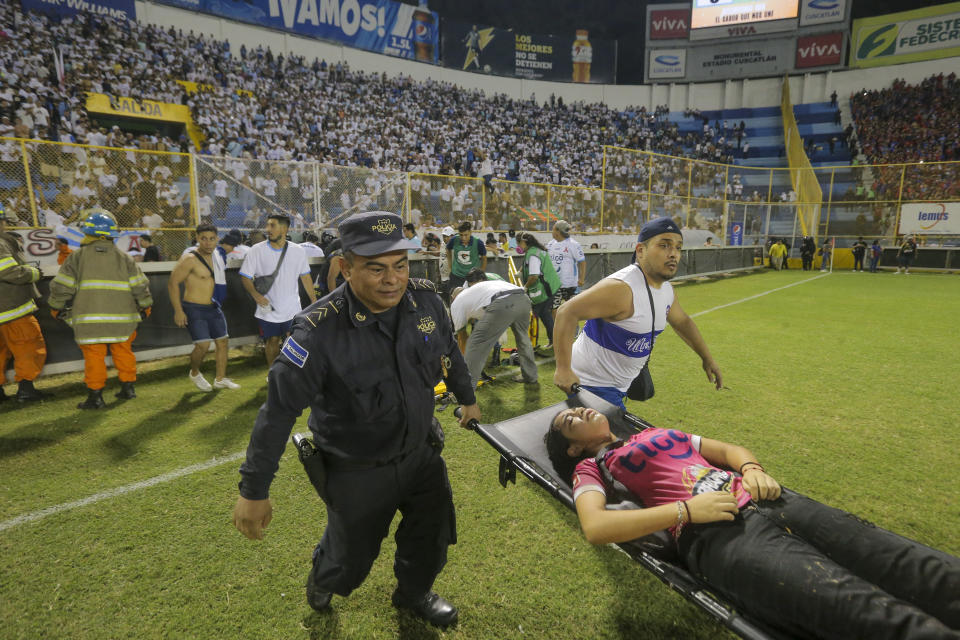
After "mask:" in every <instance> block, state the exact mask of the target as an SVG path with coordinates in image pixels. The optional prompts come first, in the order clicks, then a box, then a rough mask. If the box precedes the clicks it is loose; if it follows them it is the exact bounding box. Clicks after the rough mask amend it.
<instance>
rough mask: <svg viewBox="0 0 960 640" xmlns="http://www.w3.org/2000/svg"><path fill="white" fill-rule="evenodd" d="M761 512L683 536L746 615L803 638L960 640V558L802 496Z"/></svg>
mask: <svg viewBox="0 0 960 640" xmlns="http://www.w3.org/2000/svg"><path fill="white" fill-rule="evenodd" d="M761 504H762V506H760V507H759V509H755V508H747V509H743V510H741V516H738V517H737V519H736V520H735V521H734V522H724V523H712V524H708V525H693V527H694V529H693V530H692V531H690V532H686V531H685V532H684V534H683V536H681V545H680V551H681V554H683V557H684V559H685V560H686V562H687V566H688V567H689V568H690V570H691V571H692V572H693V573H694V574H696V575H697V576H699V577H700V578H702V579H703V580H704V581H705V582H707V583H708V584H710V585H711V586H713V587H714V588H716V590H717V591H718V592H720V593H723V594H724V595H725V596H726V597H728V598H729V599H730V600H731V601H733V603H734V604H735V605H736V606H737V607H739V608H740V609H742V610H745V611H749V612H750V613H751V614H752V615H753V616H755V617H756V618H759V619H761V620H764V621H766V622H767V623H769V624H771V625H772V626H775V627H778V628H781V629H784V630H786V631H788V632H789V633H791V634H792V635H795V636H798V637H817V638H871V639H873V638H910V639H911V640H916V639H927V638H929V639H931V640H932V639H934V638H936V639H938V640H939V639H943V638H960V632H958V631H957V630H958V629H960V599H958V598H957V594H958V593H960V559H957V558H955V557H953V556H951V555H948V554H946V553H942V552H940V551H937V550H935V549H931V548H929V547H926V546H924V545H922V544H920V543H918V542H914V541H912V540H908V539H906V538H903V537H901V536H898V535H896V534H894V533H891V532H889V531H886V530H884V529H881V528H879V527H875V526H873V525H872V524H870V523H867V522H864V521H862V520H860V519H859V518H856V517H855V516H852V515H850V514H848V513H846V512H844V511H840V510H839V509H834V508H832V507H828V506H826V505H823V504H820V503H818V502H815V501H813V500H810V499H809V498H806V497H803V496H799V495H797V494H795V493H792V492H789V493H785V494H784V497H782V498H781V499H779V500H776V501H773V502H767V503H761ZM951 629H953V631H951Z"/></svg>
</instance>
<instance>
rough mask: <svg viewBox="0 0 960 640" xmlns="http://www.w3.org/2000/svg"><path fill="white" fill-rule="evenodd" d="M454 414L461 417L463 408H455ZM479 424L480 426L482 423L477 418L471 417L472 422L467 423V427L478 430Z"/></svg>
mask: <svg viewBox="0 0 960 640" xmlns="http://www.w3.org/2000/svg"><path fill="white" fill-rule="evenodd" d="M453 415H454V416H455V417H457V418H459V417H460V416H462V415H463V411H462V410H461V408H460V407H457V408H456V409H454V410H453ZM479 426H480V423H479V422H477V420H476V418H471V419H470V422H468V423H467V429H470V430H471V431H476V430H477V427H479Z"/></svg>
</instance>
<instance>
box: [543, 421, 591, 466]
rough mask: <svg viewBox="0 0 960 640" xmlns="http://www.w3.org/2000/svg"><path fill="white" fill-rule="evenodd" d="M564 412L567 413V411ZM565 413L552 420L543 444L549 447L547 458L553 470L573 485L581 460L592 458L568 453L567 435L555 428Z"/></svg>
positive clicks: (568, 442)
mask: <svg viewBox="0 0 960 640" xmlns="http://www.w3.org/2000/svg"><path fill="white" fill-rule="evenodd" d="M563 411H566V409H564V410H563ZM563 411H559V412H557V414H556V415H555V416H553V418H551V419H550V428H549V429H547V432H546V433H545V434H544V435H543V444H545V445H547V456H548V457H549V458H550V462H551V463H553V469H554V470H555V471H556V472H557V475H558V476H560V479H561V480H563V481H564V482H567V483H571V482H573V472H574V471H575V470H576V469H577V465H578V464H579V463H580V461H581V460H583V459H585V458H588V457H590V456H587V455H583V456H580V457H579V458H574V457H571V456H570V454H569V453H567V450H568V449H569V448H570V441H569V440H568V439H567V437H566V436H565V435H563V434H562V433H560V429H558V428H554V425H555V424H556V422H557V416H559V415H560V414H561V413H563Z"/></svg>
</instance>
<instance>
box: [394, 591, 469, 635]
mask: <svg viewBox="0 0 960 640" xmlns="http://www.w3.org/2000/svg"><path fill="white" fill-rule="evenodd" d="M391 600H392V601H393V606H395V607H397V608H398V609H407V610H408V611H410V612H411V613H412V614H413V615H415V616H417V617H418V618H423V619H424V620H426V621H427V622H429V623H430V624H434V625H437V626H438V627H449V626H451V625H455V624H457V615H458V612H457V608H456V607H455V606H453V605H452V604H450V603H449V602H447V601H446V600H444V599H443V598H441V597H440V596H439V595H437V593H436V592H434V591H428V592H427V593H426V594H424V595H423V596H421V597H419V598H407V597H406V596H404V595H403V594H402V593H400V591H399V590H397V591H394V592H393V598H391Z"/></svg>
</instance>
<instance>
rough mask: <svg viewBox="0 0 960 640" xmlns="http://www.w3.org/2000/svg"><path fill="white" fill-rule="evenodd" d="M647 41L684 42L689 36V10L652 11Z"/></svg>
mask: <svg viewBox="0 0 960 640" xmlns="http://www.w3.org/2000/svg"><path fill="white" fill-rule="evenodd" d="M648 20H649V22H648V24H649V27H650V30H649V35H648V36H647V39H648V40H686V39H687V37H688V36H689V35H690V9H689V8H687V9H652V10H651V11H650V17H649V18H648Z"/></svg>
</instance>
